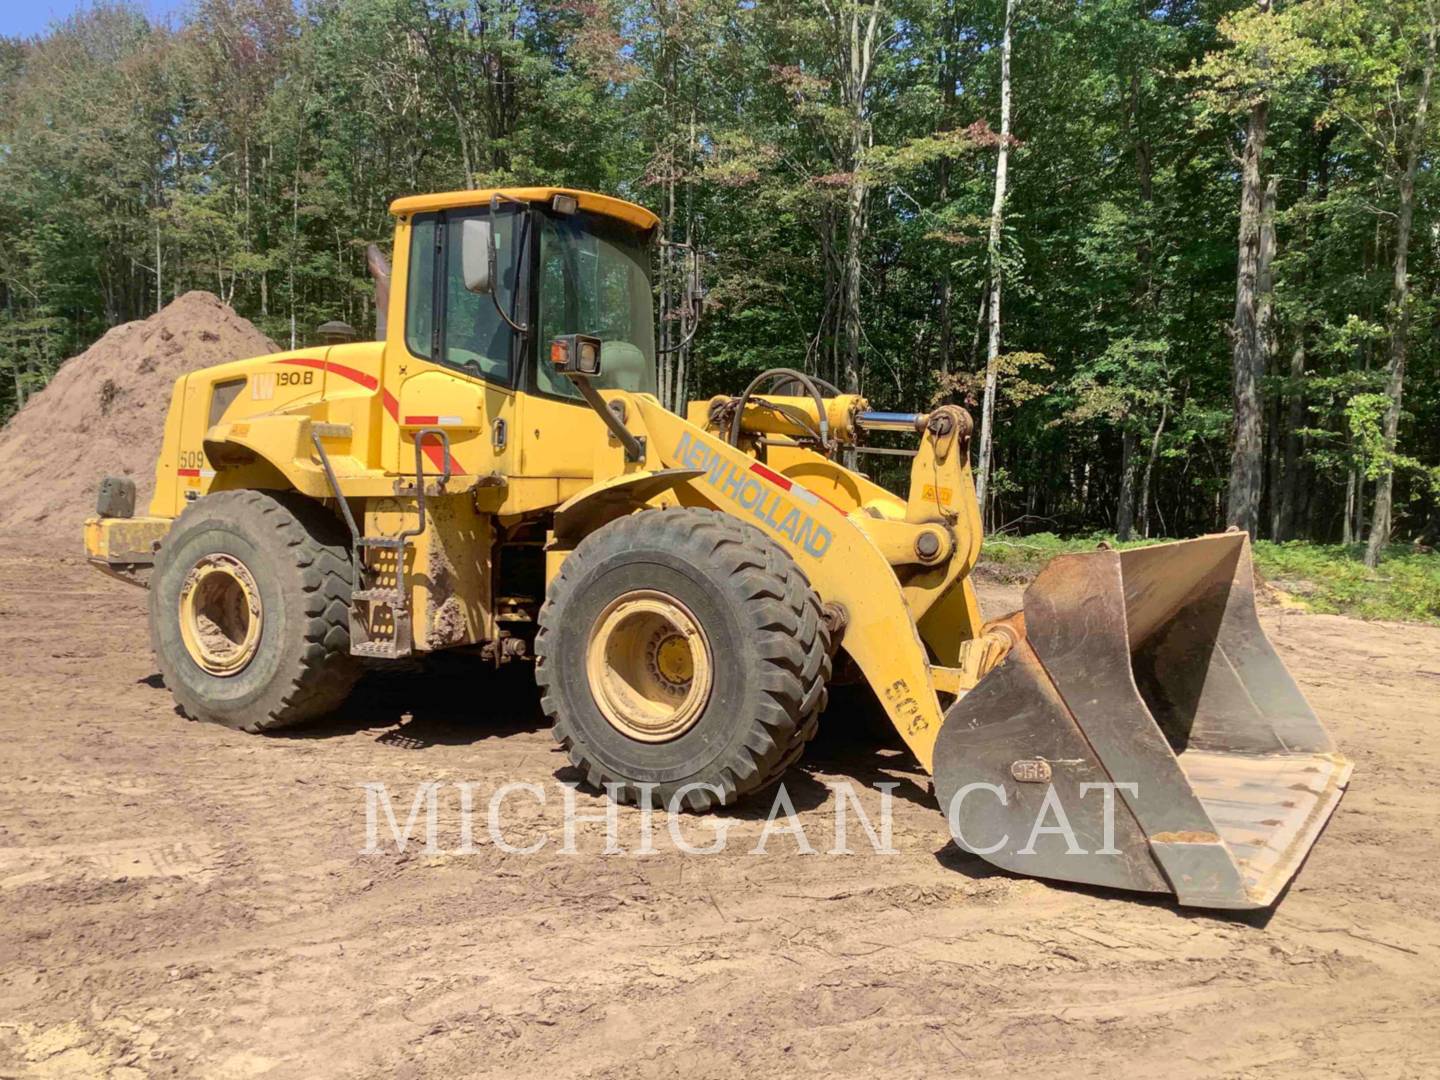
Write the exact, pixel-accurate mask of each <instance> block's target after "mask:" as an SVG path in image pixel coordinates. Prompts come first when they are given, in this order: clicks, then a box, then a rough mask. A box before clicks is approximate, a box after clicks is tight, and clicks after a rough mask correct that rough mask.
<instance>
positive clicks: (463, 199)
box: [390, 187, 660, 229]
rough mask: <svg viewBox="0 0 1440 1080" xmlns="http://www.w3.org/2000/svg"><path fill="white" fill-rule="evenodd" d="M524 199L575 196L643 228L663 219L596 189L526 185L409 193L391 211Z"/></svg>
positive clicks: (399, 212)
mask: <svg viewBox="0 0 1440 1080" xmlns="http://www.w3.org/2000/svg"><path fill="white" fill-rule="evenodd" d="M497 194H498V195H501V196H504V197H506V198H510V199H519V200H520V201H521V202H547V203H548V202H549V201H550V200H551V199H553V198H554V197H555V196H556V195H569V196H572V197H573V198H574V199H575V200H576V201H577V202H578V203H579V204H580V209H582V210H590V211H592V212H594V213H597V214H604V215H605V216H606V217H613V218H618V219H619V220H621V221H625V222H628V223H630V224H631V225H634V226H636V227H638V228H641V229H653V228H655V226H657V225H659V224H660V219H659V218H658V217H656V216H655V215H654V214H652V213H651V212H650V211H649V210H646V209H645V208H644V207H643V206H636V205H635V204H634V203H632V202H626V201H625V200H624V199H616V198H613V197H612V196H609V195H600V194H598V193H596V192H593V191H577V190H575V189H574V188H552V187H523V188H482V189H480V190H477V191H444V192H439V193H437V194H434V195H407V196H405V197H404V198H401V199H396V200H395V201H394V202H392V203H391V204H390V213H392V214H395V215H397V216H405V215H409V214H421V213H425V212H426V211H429V210H449V209H451V208H452V207H460V206H486V205H488V204H489V202H490V200H491V198H492V197H493V196H495V195H497Z"/></svg>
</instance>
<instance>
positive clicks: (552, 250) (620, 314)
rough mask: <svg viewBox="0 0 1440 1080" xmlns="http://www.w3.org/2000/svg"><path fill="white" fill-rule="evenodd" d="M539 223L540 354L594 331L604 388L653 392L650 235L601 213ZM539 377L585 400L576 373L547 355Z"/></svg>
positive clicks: (551, 388) (547, 388)
mask: <svg viewBox="0 0 1440 1080" xmlns="http://www.w3.org/2000/svg"><path fill="white" fill-rule="evenodd" d="M541 222H542V224H541V228H540V267H539V271H540V273H539V279H540V325H539V333H538V335H537V341H538V344H539V350H538V351H539V355H540V356H541V357H544V356H547V355H548V354H549V343H550V340H551V339H552V338H555V337H558V336H560V335H561V334H593V335H594V336H595V337H598V338H599V339H600V340H601V342H603V345H602V347H601V352H600V377H599V378H597V379H596V380H595V385H596V386H598V387H600V388H601V389H609V390H630V391H634V392H637V393H644V394H653V393H655V392H656V387H655V324H654V316H653V314H652V309H651V291H650V252H649V249H648V247H647V245H646V244H645V241H644V237H643V235H642V234H641V233H639V232H637V231H636V230H635V229H633V228H630V227H628V226H626V225H624V224H622V223H620V222H617V221H614V220H613V219H611V218H606V217H602V216H600V215H598V214H589V213H584V212H581V213H575V214H564V215H562V214H555V215H544V216H543V217H542V218H541ZM536 379H537V381H538V382H539V385H540V389H541V390H542V391H544V392H545V393H549V394H557V395H559V396H561V397H568V398H575V399H576V400H579V399H580V392H579V391H578V390H576V389H575V386H574V384H573V383H571V381H570V380H569V379H567V378H566V377H565V376H563V375H558V374H556V373H555V371H554V370H553V369H552V368H551V366H550V365H549V364H548V363H545V362H544V361H543V360H542V361H541V362H540V363H539V364H538V365H537V373H536Z"/></svg>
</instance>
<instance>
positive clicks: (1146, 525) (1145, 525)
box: [1140, 401, 1170, 536]
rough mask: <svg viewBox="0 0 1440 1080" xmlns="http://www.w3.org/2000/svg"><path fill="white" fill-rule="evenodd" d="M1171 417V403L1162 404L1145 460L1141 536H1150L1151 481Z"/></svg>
mask: <svg viewBox="0 0 1440 1080" xmlns="http://www.w3.org/2000/svg"><path fill="white" fill-rule="evenodd" d="M1169 415H1170V403H1169V402H1166V401H1162V402H1161V403H1160V422H1159V423H1158V424H1156V425H1155V433H1154V434H1153V435H1151V436H1150V454H1149V456H1148V457H1146V458H1145V472H1144V473H1143V474H1142V475H1141V477H1140V535H1141V536H1149V535H1150V480H1151V478H1152V477H1153V476H1154V475H1155V461H1156V459H1157V458H1159V457H1160V436H1161V435H1163V434H1165V421H1166V419H1167V418H1168V417H1169Z"/></svg>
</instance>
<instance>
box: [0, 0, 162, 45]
mask: <svg viewBox="0 0 1440 1080" xmlns="http://www.w3.org/2000/svg"><path fill="white" fill-rule="evenodd" d="M187 3H188V0H137V3H136V6H137V7H139V8H140V9H141V10H143V11H144V12H146V14H148V15H150V16H151V17H152V18H155V19H163V18H165V17H166V16H168V15H170V14H173V13H174V12H177V11H179V10H181V9H182V8H184V7H185V6H186V4H187ZM89 6H90V0H0V37H31V36H33V35H35V34H43V33H44V32H45V28H46V27H47V26H49V25H50V24H51V23H52V22H54V21H55V20H56V19H63V18H65V17H66V16H67V15H72V14H74V13H75V12H76V11H79V10H81V9H83V8H87V7H89Z"/></svg>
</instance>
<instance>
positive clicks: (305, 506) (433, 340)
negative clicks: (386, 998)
mask: <svg viewBox="0 0 1440 1080" xmlns="http://www.w3.org/2000/svg"><path fill="white" fill-rule="evenodd" d="M391 210H392V212H393V214H394V216H395V219H396V230H395V245H394V267H393V275H392V274H384V275H377V280H378V281H379V283H380V285H381V286H382V288H381V289H380V291H379V292H380V295H379V301H380V304H379V315H380V318H379V320H378V321H379V322H380V324H381V327H380V333H379V336H380V337H381V338H382V340H380V341H376V342H369V343H363V344H361V343H353V342H352V343H338V344H337V343H331V344H328V345H325V346H320V347H315V348H305V349H299V350H295V351H292V352H283V353H277V354H274V355H270V356H263V357H257V358H255V359H252V360H243V361H238V362H235V363H230V364H223V365H220V366H218V367H212V368H208V369H205V370H202V371H196V372H193V373H191V374H189V375H186V376H184V377H182V378H181V379H179V380H178V381H177V382H176V384H175V387H174V391H173V396H172V399H171V402H170V410H169V415H168V418H167V420H166V425H165V432H164V443H163V448H162V450H161V453H160V459H159V462H158V463H157V466H156V477H157V485H156V491H155V495H154V498H153V500H152V501H151V504H150V507H149V513H148V514H147V515H141V516H137V515H136V514H135V511H134V505H133V504H134V488H133V485H128V488H127V483H128V482H126V481H124V480H117V479H108V480H107V481H106V482H105V484H104V485H102V490H101V496H100V504H99V507H98V510H99V513H98V514H97V515H96V516H95V517H92V518H90V519H89V520H87V522H86V524H85V530H86V547H87V550H88V553H89V555H90V558H91V559H92V561H93V562H95V563H96V565H98V566H99V567H100V568H101V569H102V570H105V571H106V572H108V573H110V574H112V575H115V576H118V577H121V578H124V579H126V580H129V581H133V582H136V583H141V584H144V585H146V586H147V587H148V589H149V604H150V608H149V610H150V632H151V640H152V644H153V646H154V649H155V654H156V656H157V658H158V661H159V664H160V667H161V670H162V672H163V675H164V678H165V682H166V684H167V685H168V686H169V687H170V688H171V690H172V691H173V693H174V695H175V697H176V699H177V701H178V702H179V704H180V706H181V708H182V709H183V710H184V712H185V713H187V714H188V715H190V716H191V717H194V718H196V719H201V720H210V721H215V722H218V723H222V724H227V725H230V726H232V727H235V728H239V729H242V730H245V731H251V732H260V731H269V730H273V729H276V728H280V727H284V726H287V725H291V724H296V723H300V722H302V721H305V720H309V719H311V718H313V717H315V716H318V715H320V714H323V713H325V712H328V711H330V710H333V709H335V708H336V707H338V706H339V705H340V704H341V703H342V702H343V701H344V699H345V697H346V695H347V693H348V692H349V691H350V689H351V687H352V686H353V684H354V682H355V680H356V678H357V677H358V675H359V673H360V671H361V670H362V664H372V665H373V664H380V663H385V662H387V661H394V660H398V659H401V658H405V657H410V656H413V655H418V654H423V653H429V652H434V651H436V650H460V651H464V652H469V653H472V654H474V656H475V658H476V663H485V664H490V665H500V664H507V663H516V662H533V663H534V665H535V677H536V680H537V682H538V683H539V686H540V689H541V693H542V696H543V703H544V708H545V711H546V712H547V713H548V715H549V716H550V717H551V718H552V719H553V723H554V733H555V737H556V738H557V739H558V740H559V741H560V742H561V743H562V744H563V745H564V746H565V748H566V749H567V750H568V752H569V755H570V758H571V760H572V761H573V763H574V764H575V766H576V767H577V768H578V769H579V770H581V772H582V773H583V774H584V776H585V777H586V778H587V779H588V781H589V782H590V783H592V784H594V785H597V786H601V785H604V786H607V788H608V790H609V792H610V793H611V795H612V797H614V798H617V799H620V800H623V801H627V802H648V803H651V804H659V805H665V806H672V807H673V806H681V807H684V808H687V809H690V810H704V809H706V808H710V807H717V806H725V805H728V804H730V803H733V802H734V801H735V800H737V799H739V798H741V797H742V796H745V795H747V794H750V793H752V792H755V791H758V790H761V789H763V788H764V787H766V786H767V785H769V784H772V783H774V782H775V781H776V780H777V779H778V778H779V777H780V775H781V773H782V772H784V770H785V769H786V768H787V767H788V766H789V765H790V764H791V763H792V762H794V761H795V760H796V759H797V758H798V757H799V756H800V754H801V753H802V752H803V749H804V745H805V743H806V741H807V740H808V739H810V738H811V736H812V735H813V734H814V732H815V729H816V722H817V718H818V717H819V715H820V713H821V711H822V710H823V709H824V706H825V702H826V693H827V689H826V687H827V682H828V681H829V679H830V678H831V674H832V670H834V669H835V667H836V665H837V664H840V663H842V662H843V664H844V665H845V667H846V669H847V670H848V671H852V672H858V673H859V675H860V676H861V677H863V679H865V680H866V681H867V682H868V683H869V685H870V686H871V687H872V688H873V689H874V691H875V695H876V697H877V698H878V699H879V702H880V704H881V705H882V706H883V708H884V710H885V712H886V714H887V716H888V717H889V719H890V721H891V722H892V723H893V724H894V726H895V728H896V730H897V731H898V732H899V734H900V736H901V738H903V740H904V741H905V744H906V745H907V746H908V747H909V748H910V750H911V751H912V752H913V753H914V755H915V757H916V759H917V760H918V761H919V763H920V765H921V766H922V767H923V768H925V769H926V770H928V771H929V772H931V773H932V775H933V777H934V781H935V791H936V795H937V797H938V800H939V803H940V808H941V810H942V812H943V813H945V814H946V816H947V817H948V819H949V826H950V830H951V833H952V835H953V836H954V837H955V838H956V841H957V843H959V844H960V845H961V846H963V847H965V848H967V849H968V850H971V851H975V852H978V853H980V854H983V855H984V857H985V858H987V859H989V860H990V861H991V862H992V863H995V864H997V865H999V866H1002V867H1005V868H1007V869H1009V870H1012V871H1014V872H1016V873H1020V874H1026V875H1032V876H1036V877H1043V878H1053V879H1060V880H1065V881H1072V882H1088V883H1092V884H1100V885H1107V886H1113V887H1118V888H1125V889H1135V890H1144V891H1149V892H1158V893H1170V894H1173V895H1174V897H1176V898H1177V900H1178V901H1179V903H1181V904H1187V905H1196V906H1202V907H1216V908H1254V907H1261V906H1265V905H1268V904H1270V903H1271V902H1273V901H1274V900H1275V898H1276V897H1277V895H1278V894H1279V893H1280V891H1281V890H1282V889H1283V887H1284V886H1285V884H1286V883H1287V882H1288V881H1289V880H1290V878H1291V877H1292V876H1293V874H1294V873H1295V871H1296V870H1297V868H1298V867H1299V865H1300V863H1301V862H1302V861H1303V859H1304V857H1305V855H1306V853H1307V852H1308V851H1309V849H1310V847H1311V845H1312V844H1313V843H1314V841H1315V839H1316V837H1317V835H1318V834H1319V832H1320V830H1321V828H1322V827H1323V826H1324V824H1325V821H1326V820H1327V818H1328V817H1329V815H1330V813H1331V811H1332V810H1333V809H1334V807H1335V805H1336V803H1337V802H1338V801H1339V798H1340V796H1341V793H1342V791H1343V789H1344V786H1345V784H1346V782H1347V780H1348V777H1349V773H1350V764H1349V762H1347V761H1346V759H1345V758H1343V757H1341V756H1340V755H1339V754H1338V753H1336V751H1335V748H1334V746H1333V744H1332V743H1331V741H1330V739H1329V737H1328V736H1327V734H1326V733H1325V731H1324V729H1323V728H1322V727H1321V725H1320V723H1319V722H1318V720H1317V719H1316V717H1315V715H1314V713H1313V712H1312V711H1311V710H1310V708H1309V707H1308V706H1307V705H1306V703H1305V700H1304V698H1303V697H1302V696H1301V694H1300V692H1299V691H1298V690H1297V689H1296V686H1295V684H1294V682H1293V680H1292V679H1291V678H1290V676H1289V674H1288V673H1287V672H1286V670H1285V668H1284V666H1283V665H1282V664H1281V662H1280V661H1279V659H1278V658H1277V657H1276V655H1275V652H1274V650H1273V649H1272V648H1271V646H1270V644H1269V642H1268V641H1267V640H1266V638H1265V635H1264V633H1263V632H1262V630H1261V628H1260V624H1259V622H1258V621H1257V618H1256V612H1255V602H1254V594H1253V584H1252V575H1251V567H1250V551H1249V548H1248V545H1247V540H1246V538H1245V536H1243V535H1241V534H1238V533H1234V534H1225V535H1219V536H1210V537H1205V538H1202V539H1196V540H1188V541H1183V542H1179V543H1172V544H1164V545H1159V546H1155V547H1148V548H1143V549H1139V550H1129V551H1124V552H1117V551H1110V550H1099V551H1096V552H1094V553H1091V554H1082V555H1066V556H1062V557H1061V558H1058V559H1056V560H1055V561H1054V562H1053V563H1052V564H1051V565H1050V566H1049V567H1048V568H1046V569H1045V570H1044V571H1043V572H1042V573H1041V574H1040V576H1039V577H1038V578H1037V579H1036V580H1035V582H1034V584H1033V585H1031V586H1030V588H1029V590H1028V591H1027V593H1026V595H1025V604H1024V610H1023V611H1022V612H1018V613H1015V614H1012V615H1009V616H1008V617H1006V618H1003V619H999V620H997V621H993V622H987V621H986V620H985V619H984V618H983V617H982V615H981V613H980V609H979V606H978V604H977V603H976V598H975V593H974V589H973V587H972V584H971V580H970V573H971V570H972V569H973V567H974V565H975V560H976V558H977V556H978V555H979V552H980V544H981V526H980V520H979V515H978V513H977V508H976V501H975V493H974V488H973V485H972V480H971V475H970V464H969V456H970V446H969V443H970V435H971V421H970V417H969V415H968V414H967V413H966V412H965V411H964V410H962V409H960V408H957V407H954V406H943V407H940V408H937V409H935V410H934V411H932V412H930V413H927V414H924V415H908V414H895V413H882V412H876V411H874V410H871V409H870V408H869V406H868V404H867V402H866V401H865V400H864V399H863V398H861V397H858V396H855V395H850V394H841V393H838V392H836V391H835V390H834V388H833V387H830V386H828V385H826V384H823V383H821V382H819V381H818V380H816V379H814V378H812V377H810V376H807V375H806V374H804V373H802V372H797V371H788V370H779V371H775V372H767V373H765V375H764V376H762V377H761V378H759V379H757V380H755V381H754V382H753V383H752V384H751V385H750V386H749V387H748V388H746V390H745V391H744V392H743V393H741V394H739V395H738V396H720V397H716V398H713V399H711V400H709V401H700V402H693V403H691V404H690V405H689V406H688V409H687V413H688V415H687V416H685V417H681V416H677V415H675V414H674V413H672V412H669V411H667V410H666V409H665V408H663V407H662V406H661V404H660V402H659V400H658V399H657V396H656V390H657V386H656V371H657V366H656V346H655V328H654V322H653V318H654V316H653V312H652V285H651V266H650V249H651V246H652V245H653V244H654V243H655V241H656V234H657V226H658V224H659V223H658V221H657V219H656V218H655V217H654V215H652V214H651V213H650V212H649V211H647V210H644V209H642V208H641V207H638V206H635V205H632V204H630V203H626V202H622V201H620V200H618V199H614V198H609V197H606V196H603V195H598V194H592V193H588V192H583V191H571V190H561V189H551V188H523V189H510V190H504V191H465V192H456V193H452V194H442V195H425V196H418V197H412V198H402V199H400V200H398V201H396V202H395V203H394V204H393V206H392V207H391ZM875 431H892V432H893V431H908V432H910V433H912V435H913V437H914V439H915V440H916V445H915V450H914V455H913V459H912V465H911V474H910V483H909V490H908V493H907V494H906V496H905V497H903V498H901V497H898V496H896V495H894V494H892V493H891V492H889V491H887V490H885V489H883V488H881V487H879V486H877V485H876V484H875V483H873V482H871V481H870V480H869V479H868V478H867V477H865V476H864V475H862V474H861V473H859V472H856V471H853V470H851V469H847V468H845V467H843V466H842V465H841V464H840V463H839V458H841V457H842V456H843V454H844V453H845V451H846V450H847V449H854V448H858V447H860V446H862V445H863V444H864V442H865V440H866V439H867V437H869V435H870V434H871V433H873V432H875Z"/></svg>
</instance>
